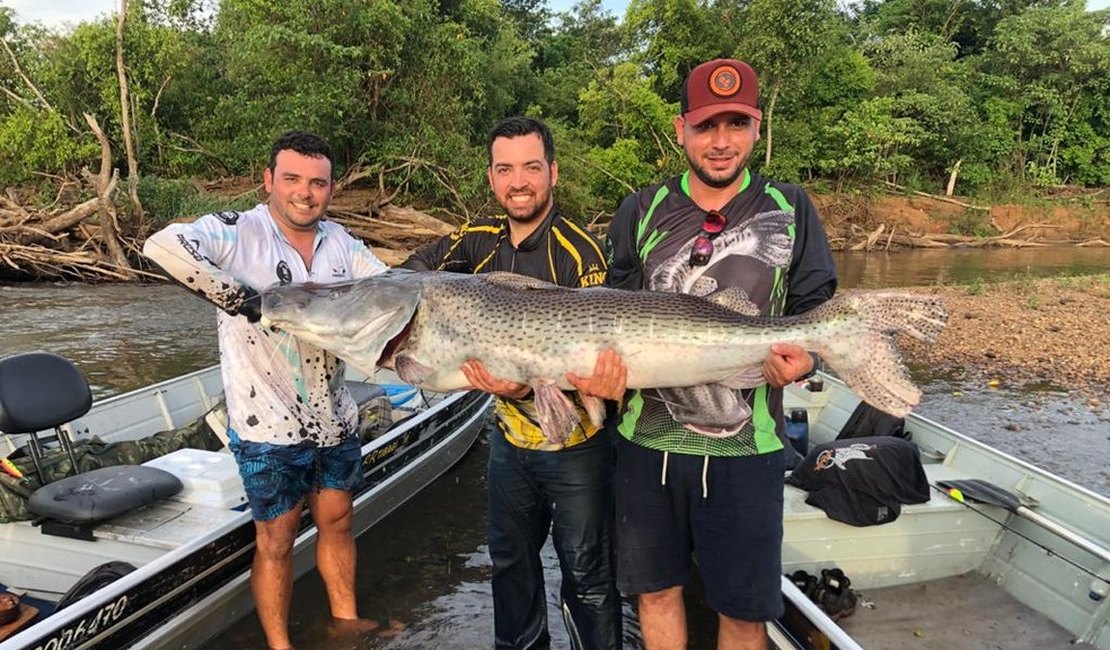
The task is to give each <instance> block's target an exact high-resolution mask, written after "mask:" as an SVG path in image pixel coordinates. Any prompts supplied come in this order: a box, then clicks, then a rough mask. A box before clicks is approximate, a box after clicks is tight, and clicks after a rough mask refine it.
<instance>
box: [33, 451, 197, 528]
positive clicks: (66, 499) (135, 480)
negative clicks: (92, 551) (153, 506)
mask: <svg viewBox="0 0 1110 650" xmlns="http://www.w3.org/2000/svg"><path fill="white" fill-rule="evenodd" d="M182 487H183V484H182V483H181V480H180V479H178V478H177V477H176V476H174V475H173V474H170V473H169V472H167V471H165V470H162V469H158V468H157V467H147V466H145V465H113V466H111V467H101V468H100V469H94V470H92V471H89V472H84V473H82V474H78V475H76V476H69V477H66V478H63V479H61V480H58V481H54V482H53V483H47V484H46V485H44V486H42V487H41V488H39V489H37V490H35V491H34V492H32V493H31V496H30V498H29V499H28V500H27V509H28V510H30V511H31V512H33V513H35V514H36V515H39V516H42V517H49V518H50V519H54V520H57V521H60V522H65V523H69V524H89V523H93V522H97V521H101V520H104V519H111V518H112V517H116V516H118V515H122V514H123V513H125V512H128V511H130V510H134V509H135V508H139V507H141V506H145V505H147V504H149V503H153V502H155V501H158V500H159V499H165V498H166V497H172V496H173V495H175V494H177V493H178V492H180V491H181V489H182Z"/></svg>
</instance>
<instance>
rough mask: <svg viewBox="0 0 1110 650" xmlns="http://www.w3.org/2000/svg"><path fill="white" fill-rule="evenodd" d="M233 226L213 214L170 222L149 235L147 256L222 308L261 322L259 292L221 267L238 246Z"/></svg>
mask: <svg viewBox="0 0 1110 650" xmlns="http://www.w3.org/2000/svg"><path fill="white" fill-rule="evenodd" d="M231 228H232V226H228V225H226V224H224V223H222V222H221V221H220V220H218V219H216V218H215V217H212V216H205V217H201V218H200V219H197V220H196V221H195V222H193V223H175V224H170V225H169V226H167V227H166V228H164V229H162V230H160V231H159V232H156V233H154V234H153V235H151V236H150V237H148V238H147V240H146V242H145V243H144V244H143V255H145V256H146V257H147V258H148V259H150V260H151V261H153V262H154V263H155V264H157V265H158V266H159V267H161V268H162V271H163V272H164V273H165V274H166V275H167V276H168V277H170V278H171V279H173V280H176V281H177V282H178V283H179V284H181V286H183V287H185V288H186V289H188V290H190V291H192V292H193V293H195V294H197V295H199V296H201V297H202V298H204V299H205V300H207V301H209V302H211V303H212V304H214V305H216V306H217V307H219V308H220V309H223V310H224V311H226V312H227V313H229V314H231V315H233V316H235V315H238V314H243V315H244V316H246V317H247V319H248V320H250V321H251V322H257V321H258V319H259V317H260V316H261V300H260V299H259V297H258V292H257V291H256V290H255V289H254V288H253V287H251V286H250V285H248V284H246V283H244V282H241V281H239V279H238V278H236V277H235V276H233V275H232V274H230V273H228V272H227V271H225V270H223V269H222V268H221V267H220V264H221V263H222V261H223V260H224V259H226V258H228V257H230V254H231V251H232V250H233V248H234V246H235V243H234V242H235V235H234V232H228V231H229V230H230V229H231Z"/></svg>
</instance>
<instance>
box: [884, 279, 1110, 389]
mask: <svg viewBox="0 0 1110 650" xmlns="http://www.w3.org/2000/svg"><path fill="white" fill-rule="evenodd" d="M913 291H918V292H929V293H934V294H937V295H940V296H941V297H942V298H943V299H944V301H945V304H946V305H947V306H948V310H949V312H950V314H951V317H950V319H949V323H948V327H947V329H946V330H945V332H944V334H942V335H941V338H940V340H939V341H938V342H937V343H936V344H934V345H923V344H918V343H916V342H908V343H907V344H906V345H905V346H904V350H905V352H906V357H907V360H908V361H910V362H911V363H913V364H915V365H917V366H919V367H925V368H928V369H929V372H930V373H936V374H938V375H945V374H946V375H948V377H949V378H950V379H953V380H955V381H961V382H966V383H972V384H981V385H983V386H985V387H989V388H1009V389H1020V390H1029V389H1043V390H1050V391H1067V392H1072V391H1077V392H1079V393H1080V394H1081V395H1083V396H1084V397H1086V398H1087V400H1088V403H1089V405H1090V406H1091V407H1094V408H1097V407H1100V406H1102V407H1105V404H1106V402H1107V397H1108V396H1110V388H1108V387H1110V354H1107V350H1110V275H1106V274H1103V275H1096V276H1085V277H1062V278H1050V279H1019V280H1011V281H1007V282H1001V283H994V284H991V283H987V282H976V283H973V284H970V285H965V286H940V287H917V288H914V289H913Z"/></svg>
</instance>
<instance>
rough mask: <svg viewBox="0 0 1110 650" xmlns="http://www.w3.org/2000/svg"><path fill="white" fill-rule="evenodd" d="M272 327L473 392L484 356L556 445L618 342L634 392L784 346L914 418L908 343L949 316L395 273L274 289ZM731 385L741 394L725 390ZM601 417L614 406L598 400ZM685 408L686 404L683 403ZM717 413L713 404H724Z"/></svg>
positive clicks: (911, 299)
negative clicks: (808, 353) (586, 379)
mask: <svg viewBox="0 0 1110 650" xmlns="http://www.w3.org/2000/svg"><path fill="white" fill-rule="evenodd" d="M262 304H263V308H262V314H263V324H266V325H270V326H274V327H277V328H279V329H281V330H284V331H285V332H288V333H290V334H292V335H295V336H297V337H298V338H300V339H302V340H304V341H306V342H309V343H312V344H315V345H318V346H319V347H322V348H324V349H326V350H329V351H331V352H333V353H335V354H336V355H338V356H339V357H341V358H343V359H345V360H346V361H348V362H349V363H351V364H353V365H354V366H356V367H358V368H360V369H362V370H364V371H367V372H373V370H374V369H375V367H388V368H394V369H395V370H396V372H397V374H398V375H399V376H400V377H401V379H403V380H404V381H406V382H409V383H411V384H412V385H414V386H419V387H423V388H428V389H432V390H437V391H450V390H457V389H462V388H466V387H467V386H468V385H469V384H468V382H467V380H466V378H465V377H464V376H463V374H462V372H461V370H460V367H461V366H462V364H463V362H464V361H466V360H468V359H480V360H481V361H482V362H483V363H484V364H485V365H486V367H487V368H488V369H489V371H490V373H491V374H492V375H493V376H495V377H499V378H503V379H509V380H514V381H517V382H520V383H526V384H529V385H531V386H532V388H533V389H534V391H535V401H536V410H537V412H538V414H539V419H540V422H539V423H540V426H541V427H542V428H543V430H544V433H545V434H546V435H547V436H548V438H550V439H551V440H552V441H558V440H563V439H565V437H566V436H567V435H568V433H569V432H570V431H571V430H572V429H573V427H574V426H575V425H576V424H578V416H577V413H576V411H575V409H574V407H573V405H572V403H571V402H570V400H569V399H568V398H567V396H566V395H565V394H564V393H563V392H562V389H571V388H572V387H571V386H570V384H569V383H568V382H567V381H566V374H567V373H568V372H573V373H575V374H577V375H579V376H588V375H590V374H591V373H592V371H593V366H594V362H595V360H596V358H597V355H598V352H600V351H601V350H603V349H605V348H612V349H614V350H616V351H617V352H618V353H619V354H620V355H621V358H622V360H623V362H624V364H625V365H626V366H627V368H628V387H629V388H664V387H687V386H713V385H721V386H726V387H728V388H730V389H736V388H749V387H753V386H757V385H760V384H762V383H764V378H763V374H762V369H761V367H762V364H763V360H764V359H765V358H766V357H767V355H768V354H770V346H771V344H772V343H793V344H796V345H799V346H801V347H803V348H806V349H807V350H812V351H815V352H817V353H818V354H819V355H820V356H821V358H822V359H823V360H824V361H825V362H826V363H827V364H828V365H829V366H830V367H831V368H832V369H833V370H834V371H835V372H836V373H837V374H838V375H839V376H840V377H841V378H843V379H844V381H845V382H846V383H847V384H848V385H849V386H850V387H851V388H852V389H853V390H854V391H856V393H857V394H859V396H860V397H861V398H863V399H864V400H865V401H867V402H868V403H870V404H872V405H873V406H875V407H877V408H879V409H882V410H883V411H886V412H887V413H890V414H893V415H897V416H902V415H905V414H906V413H908V412H909V411H910V409H911V408H912V407H913V406H915V405H916V404H917V403H918V401H919V400H920V398H921V392H920V391H919V390H918V389H917V387H916V386H914V385H913V383H912V382H911V381H910V379H909V377H908V375H907V373H906V370H905V368H904V367H903V366H902V364H901V362H900V360H899V355H898V352H897V349H896V348H895V346H894V338H895V336H896V335H897V334H907V335H909V336H912V337H914V338H917V339H921V340H924V341H934V340H935V339H936V338H937V336H939V335H940V332H941V330H942V329H943V328H944V326H945V324H946V323H947V319H948V314H947V312H946V310H945V308H944V305H943V304H942V303H941V301H940V300H939V299H938V298H936V297H933V296H927V295H918V294H912V293H902V292H887V291H851V292H847V293H844V294H842V295H840V296H838V297H836V298H834V299H832V300H830V301H829V302H827V303H825V304H823V305H821V306H819V307H817V308H815V309H813V310H811V311H809V312H807V313H805V314H802V315H799V316H790V317H782V318H768V317H762V316H756V315H750V314H746V313H742V312H744V311H746V310H747V309H749V308H750V306H751V302H750V301H749V300H748V297H747V296H746V295H744V293H743V291H742V290H740V289H726V290H724V291H721V292H718V293H716V294H714V295H713V296H712V298H711V299H706V298H700V297H697V296H691V295H687V294H682V293H665V292H655V291H622V290H617V289H603V288H592V289H567V288H563V287H557V286H555V285H551V284H548V283H545V282H541V281H539V280H534V279H532V278H527V277H523V276H518V275H513V274H509V273H488V274H480V275H465V274H455V273H439V272H427V273H412V272H406V271H391V272H388V273H385V274H382V275H378V276H374V277H371V278H366V279H363V280H357V281H353V282H347V283H340V284H333V285H326V286H321V285H286V286H278V287H274V288H271V289H268V290H266V291H265V292H264V293H263V303H262ZM718 392H728V391H718ZM584 402H585V403H586V407H587V410H588V411H589V412H590V417H591V419H595V421H600V418H601V415H602V413H603V407H602V404H601V402H600V400H597V399H596V398H586V399H585V400H584ZM679 406H681V405H679ZM695 406H696V407H697V408H693V409H678V410H680V411H682V412H685V413H687V414H692V415H693V416H692V417H688V418H687V420H689V421H683V424H685V425H686V426H687V427H688V428H689V429H691V430H692V431H696V432H698V433H703V434H706V435H730V434H731V433H734V432H735V431H737V430H739V428H740V426H741V425H742V424H743V423H744V422H745V421H746V420H747V419H748V418H749V417H750V416H751V413H750V409H749V408H748V405H747V404H746V403H745V402H744V401H743V400H739V401H738V402H737V403H733V404H729V405H726V406H723V407H718V410H720V409H722V408H723V409H724V410H725V411H726V412H724V413H721V412H717V413H712V414H709V415H708V416H707V417H706V421H705V422H700V421H698V417H697V412H699V411H701V410H705V405H704V404H698V405H695ZM711 410H712V409H711Z"/></svg>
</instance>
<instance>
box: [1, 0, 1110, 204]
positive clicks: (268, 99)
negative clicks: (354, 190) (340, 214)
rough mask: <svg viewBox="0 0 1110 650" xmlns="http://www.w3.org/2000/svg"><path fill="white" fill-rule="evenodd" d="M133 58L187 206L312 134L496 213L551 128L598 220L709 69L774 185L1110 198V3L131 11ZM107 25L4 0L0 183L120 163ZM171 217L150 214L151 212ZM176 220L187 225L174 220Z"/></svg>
mask: <svg viewBox="0 0 1110 650" xmlns="http://www.w3.org/2000/svg"><path fill="white" fill-rule="evenodd" d="M129 6H130V9H129V10H130V12H131V15H129V16H128V17H127V21H126V23H125V27H126V28H125V34H124V58H125V63H126V73H127V80H128V85H129V90H130V101H131V103H132V106H131V110H132V115H133V131H134V133H133V136H134V138H135V142H136V144H137V149H138V156H139V164H140V168H141V169H142V170H143V174H144V176H146V177H148V178H150V179H151V180H149V181H148V182H146V183H145V184H144V185H143V187H142V189H143V192H144V193H145V194H146V196H147V197H148V198H149V200H150V202H151V204H152V205H156V206H162V207H161V208H160V210H162V211H163V212H179V211H181V210H188V209H190V206H199V205H201V203H202V201H200V200H198V199H197V197H194V196H191V195H190V194H189V191H188V185H187V183H185V181H186V179H188V178H189V177H198V176H199V177H218V176H227V175H231V174H257V173H258V172H259V171H260V167H261V165H262V164H263V163H264V162H265V159H266V148H267V146H268V144H269V143H270V142H271V141H272V139H273V137H274V136H275V135H276V134H278V133H280V132H281V131H284V130H286V129H290V128H299V129H307V130H313V131H317V132H320V133H321V134H323V135H325V136H326V137H327V138H328V140H329V141H330V142H331V143H332V146H333V148H334V149H335V151H336V154H337V160H338V165H337V168H338V169H337V171H338V172H339V173H344V172H346V171H347V170H348V169H350V168H352V167H354V166H362V167H365V168H369V170H370V171H371V176H372V177H376V174H375V173H373V172H376V171H381V172H382V173H383V174H384V178H385V181H386V183H387V184H388V185H390V186H399V187H401V188H402V189H403V190H404V191H405V192H406V193H407V198H408V199H409V200H412V201H415V202H418V203H421V204H424V205H433V206H438V207H443V208H446V209H449V210H452V211H455V212H470V211H474V210H490V209H494V207H493V206H492V204H491V202H490V199H489V192H488V188H487V187H486V180H485V174H484V169H485V167H486V152H485V139H486V133H487V132H488V129H489V128H490V126H491V125H492V124H493V123H494V122H495V121H497V120H499V119H501V118H503V117H506V116H508V115H512V114H517V113H528V114H532V115H536V116H539V117H542V118H544V119H546V120H547V121H548V123H549V124H550V125H551V126H552V128H553V130H554V131H555V134H556V137H557V146H558V158H559V162H560V171H561V174H560V183H559V190H558V192H559V197H560V200H561V201H562V202H563V203H564V206H565V207H567V208H568V209H569V210H570V211H572V212H573V213H577V214H582V215H584V216H585V215H594V214H597V213H599V212H606V211H611V210H613V209H614V208H615V207H616V205H617V204H618V202H619V201H620V200H621V198H622V197H623V196H624V195H625V194H627V193H628V191H629V190H630V188H635V187H639V186H642V185H645V184H648V183H651V182H655V181H658V180H660V179H662V178H664V177H665V176H667V175H669V174H673V173H676V172H677V171H680V170H681V169H682V168H683V167H684V165H685V161H684V157H683V154H682V151H681V149H680V148H679V147H678V146H677V144H676V141H675V134H674V127H673V120H674V116H675V114H676V113H677V112H678V109H679V105H678V102H679V95H680V88H681V83H682V81H683V79H684V77H685V75H686V74H687V72H688V71H689V70H690V69H691V68H692V67H693V66H694V65H696V64H698V63H700V62H702V61H705V60H707V59H710V58H715V57H720V56H737V57H739V58H742V59H745V60H748V61H749V62H751V63H752V64H753V65H754V67H755V68H756V70H757V71H758V72H759V74H760V84H761V87H762V90H763V97H762V108H763V111H764V116H765V117H764V123H763V125H762V127H763V142H762V144H763V145H764V146H765V147H766V149H765V150H761V151H758V152H757V153H756V154H755V155H754V156H753V159H752V161H751V162H750V164H751V165H752V166H753V167H756V168H760V169H762V171H764V172H767V173H769V174H771V175H773V176H775V177H778V178H782V179H784V180H800V181H819V180H821V179H828V180H833V181H836V182H838V183H841V184H845V183H847V184H855V185H867V184H870V183H876V182H882V181H884V180H889V181H896V182H899V183H902V184H906V185H909V186H911V187H914V188H916V189H922V190H925V191H930V192H937V191H940V190H941V189H942V188H943V187H944V186H945V185H946V183H947V182H948V180H949V178H950V177H951V176H952V174H953V171H954V170H955V169H957V168H958V170H959V173H958V175H957V176H956V186H957V189H958V190H959V191H961V192H965V193H966V192H991V191H992V190H995V189H999V188H1005V189H1006V190H1007V191H1009V192H1011V193H1012V192H1013V191H1018V192H1021V191H1025V192H1033V191H1035V190H1036V187H1037V186H1039V185H1050V184H1057V183H1076V184H1084V185H1092V186H1093V185H1107V184H1110V12H1107V11H1102V12H1088V11H1085V8H1084V3H1083V2H1082V1H1081V0H955V1H953V0H864V1H863V2H859V3H837V2H834V1H833V0H816V1H814V0H809V1H805V2H803V1H801V0H631V2H630V3H629V5H628V9H627V11H626V12H625V14H624V15H623V16H620V17H618V16H614V15H612V14H610V13H608V12H607V11H606V10H605V9H604V7H603V5H602V1H601V0H581V1H580V2H579V3H578V4H577V5H575V6H574V7H573V8H572V9H571V10H569V11H565V12H560V13H556V12H554V11H553V10H552V9H551V7H550V5H548V4H547V3H546V2H545V1H544V0H502V1H501V2H498V1H497V0H374V1H373V2H366V1H365V0H312V1H311V2H309V1H307V0H287V1H286V2H280V3H276V2H269V1H266V0H131V2H130V5H129ZM115 26H116V22H115V19H114V18H113V17H105V18H102V19H99V20H97V21H93V22H88V23H84V24H81V25H78V26H77V27H76V28H73V29H67V30H65V31H56V30H50V29H46V28H43V27H40V26H35V25H19V24H17V22H16V21H15V20H14V14H13V13H12V11H11V10H10V9H6V8H0V37H2V38H3V42H4V45H5V48H4V50H3V51H2V52H0V157H2V158H0V180H3V181H4V182H5V183H9V184H12V183H21V182H27V181H30V180H33V179H35V178H37V177H38V176H36V175H37V174H41V173H45V174H70V175H73V174H76V173H77V172H79V170H80V168H81V167H85V166H87V167H90V168H94V169H95V168H97V167H98V165H99V151H100V150H99V145H98V144H97V142H96V140H95V138H93V136H92V134H91V133H90V131H89V129H88V127H87V125H86V124H85V122H84V119H83V117H82V115H83V114H84V113H90V114H92V115H94V116H96V118H97V120H98V121H99V123H100V124H101V125H102V126H103V127H104V130H105V132H106V133H107V135H108V137H109V139H110V141H111V142H112V145H113V153H114V155H115V157H116V160H115V161H114V164H115V165H116V166H117V167H119V168H120V170H121V172H124V173H125V172H126V164H125V161H124V160H123V146H122V143H123V134H122V133H121V131H120V129H121V126H120V121H121V120H120V117H119V115H120V108H121V107H120V106H119V101H120V100H119V97H120V93H119V88H118V83H119V82H118V79H117V75H116V69H115V61H114V52H115ZM165 216H166V215H157V214H156V215H154V217H155V218H159V217H163V218H164V217H165ZM175 216H177V215H175Z"/></svg>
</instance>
